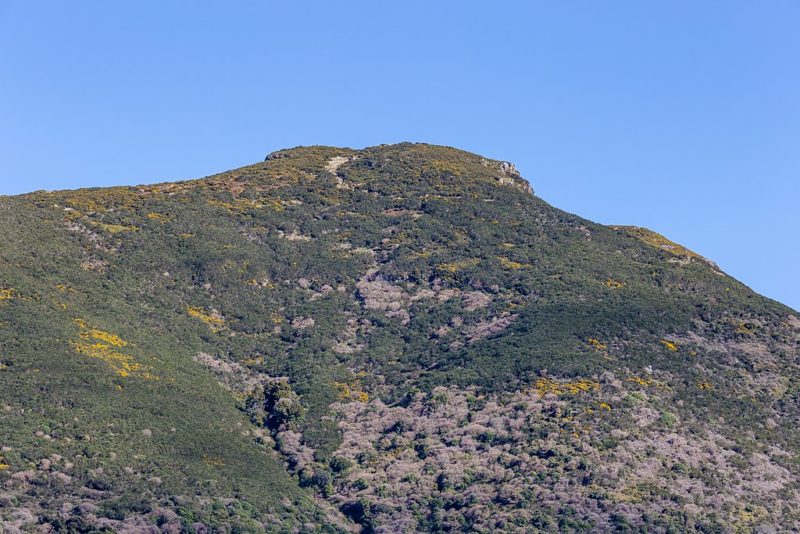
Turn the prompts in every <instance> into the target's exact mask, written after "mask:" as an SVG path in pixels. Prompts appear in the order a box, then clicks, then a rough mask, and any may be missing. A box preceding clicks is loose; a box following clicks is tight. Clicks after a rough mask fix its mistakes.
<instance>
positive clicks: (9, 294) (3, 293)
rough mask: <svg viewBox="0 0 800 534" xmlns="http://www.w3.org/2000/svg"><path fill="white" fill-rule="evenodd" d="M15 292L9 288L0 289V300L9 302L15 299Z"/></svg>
mask: <svg viewBox="0 0 800 534" xmlns="http://www.w3.org/2000/svg"><path fill="white" fill-rule="evenodd" d="M16 295H17V292H16V291H15V290H14V289H11V288H5V289H0V300H11V299H14V298H16Z"/></svg>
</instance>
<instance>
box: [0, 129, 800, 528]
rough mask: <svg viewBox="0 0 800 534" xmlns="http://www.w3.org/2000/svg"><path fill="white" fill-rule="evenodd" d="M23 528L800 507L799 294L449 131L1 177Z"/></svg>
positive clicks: (8, 374)
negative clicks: (97, 178) (190, 167)
mask: <svg viewBox="0 0 800 534" xmlns="http://www.w3.org/2000/svg"><path fill="white" fill-rule="evenodd" d="M0 224H2V234H1V235H2V245H1V246H0V391H1V392H2V393H0V525H2V526H3V527H2V528H0V530H2V531H3V532H18V531H22V532H27V531H36V530H37V529H40V530H39V531H41V532H51V531H52V532H102V531H109V532H111V531H120V532H126V531H127V532H180V531H184V532H197V533H202V532H262V531H266V532H348V531H350V532H358V531H362V532H387V533H388V532H415V531H425V532H443V531H448V532H459V531H462V532H497V531H504V532H553V531H562V532H584V531H593V532H611V531H621V532H776V531H798V530H800V484H799V481H800V478H799V477H798V475H800V458H799V457H798V453H799V452H800V430H798V421H800V400H799V397H800V366H799V365H800V318H798V314H797V312H794V311H793V310H791V309H789V308H787V307H786V306H783V305H781V304H779V303H777V302H774V301H772V300H769V299H766V298H764V297H761V296H759V295H757V294H756V293H754V292H753V291H751V290H750V289H749V288H747V287H746V286H744V285H743V284H741V283H740V282H738V281H736V280H734V279H733V278H731V277H730V276H728V275H726V274H725V273H724V272H722V271H721V270H720V269H719V268H718V267H717V266H716V265H715V264H714V263H713V262H711V261H709V260H706V259H705V258H703V257H701V256H699V255H697V254H695V253H694V252H692V251H690V250H688V249H686V248H684V247H682V246H680V245H678V244H676V243H673V242H671V241H669V240H667V239H666V238H664V237H663V236H661V235H659V234H656V233H655V232H652V231H649V230H647V229H644V228H637V227H632V226H613V227H609V226H603V225H599V224H595V223H592V222H590V221H588V220H585V219H582V218H580V217H578V216H575V215H571V214H568V213H565V212H563V211H560V210H558V209H556V208H554V207H552V206H550V205H548V204H547V203H546V202H544V201H543V200H541V199H540V198H538V197H536V196H535V195H534V193H533V191H532V190H531V188H530V186H529V185H528V182H526V181H525V180H524V179H523V178H522V177H521V176H520V175H519V173H518V172H517V171H516V170H515V168H514V166H513V165H511V164H509V163H505V162H500V161H494V160H490V159H486V158H483V157H480V156H477V155H474V154H469V153H466V152H463V151H460V150H456V149H452V148H446V147H438V146H431V145H425V144H410V143H403V144H399V145H382V146H377V147H372V148H366V149H363V150H351V149H343V148H332V147H300V148H294V149H288V150H281V151H278V152H275V153H272V154H270V155H269V156H268V157H267V159H266V161H264V162H262V163H258V164H255V165H251V166H248V167H243V168H241V169H236V170H233V171H230V172H226V173H222V174H218V175H214V176H210V177H207V178H203V179H199V180H192V181H185V182H177V183H167V184H158V185H147V186H136V187H114V188H104V189H83V190H75V191H58V192H35V193H31V194H27V195H22V196H16V197H0Z"/></svg>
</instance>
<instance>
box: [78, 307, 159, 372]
mask: <svg viewBox="0 0 800 534" xmlns="http://www.w3.org/2000/svg"><path fill="white" fill-rule="evenodd" d="M75 324H77V325H78V327H79V328H80V329H81V330H80V332H79V333H78V336H79V337H80V338H81V341H78V342H74V343H72V348H73V349H74V350H75V352H77V353H78V354H82V355H84V356H88V357H89V358H96V359H98V360H100V361H102V362H103V363H105V364H106V365H108V366H109V367H110V368H111V369H112V370H113V371H114V373H116V374H117V375H119V376H121V377H123V378H124V377H129V376H136V377H138V378H142V379H145V380H159V377H158V376H156V375H154V374H153V373H151V372H150V371H151V369H150V367H148V366H145V365H143V364H141V363H139V362H137V361H136V359H135V358H134V357H133V356H131V355H130V354H126V353H124V352H121V351H120V350H118V349H120V348H123V347H127V346H128V345H130V343H128V342H127V341H125V340H124V339H122V338H121V337H119V336H117V335H116V334H112V333H110V332H105V331H103V330H100V329H97V328H91V327H89V326H88V325H87V324H86V321H84V320H83V319H75Z"/></svg>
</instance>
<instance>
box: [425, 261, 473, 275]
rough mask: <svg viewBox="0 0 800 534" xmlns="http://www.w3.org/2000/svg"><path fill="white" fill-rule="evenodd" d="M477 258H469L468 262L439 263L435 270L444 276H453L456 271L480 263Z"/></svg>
mask: <svg viewBox="0 0 800 534" xmlns="http://www.w3.org/2000/svg"><path fill="white" fill-rule="evenodd" d="M480 261H481V260H479V259H478V258H471V259H468V260H461V261H454V262H450V263H440V264H439V265H437V266H436V270H437V271H439V272H440V273H444V274H455V273H457V272H458V271H461V270H464V269H468V268H470V267H474V266H476V265H478V264H479V263H480Z"/></svg>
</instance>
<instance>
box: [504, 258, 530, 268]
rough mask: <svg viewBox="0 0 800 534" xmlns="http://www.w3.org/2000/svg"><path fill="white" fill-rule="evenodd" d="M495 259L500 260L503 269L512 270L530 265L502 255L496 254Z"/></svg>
mask: <svg viewBox="0 0 800 534" xmlns="http://www.w3.org/2000/svg"><path fill="white" fill-rule="evenodd" d="M497 261H499V262H500V265H502V266H503V267H504V268H505V269H510V270H512V271H516V270H517V269H523V268H525V267H530V264H528V263H520V262H518V261H513V260H510V259H508V258H506V257H504V256H498V257H497Z"/></svg>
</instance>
